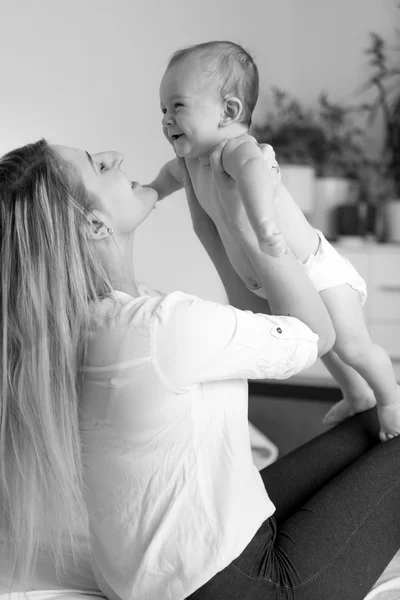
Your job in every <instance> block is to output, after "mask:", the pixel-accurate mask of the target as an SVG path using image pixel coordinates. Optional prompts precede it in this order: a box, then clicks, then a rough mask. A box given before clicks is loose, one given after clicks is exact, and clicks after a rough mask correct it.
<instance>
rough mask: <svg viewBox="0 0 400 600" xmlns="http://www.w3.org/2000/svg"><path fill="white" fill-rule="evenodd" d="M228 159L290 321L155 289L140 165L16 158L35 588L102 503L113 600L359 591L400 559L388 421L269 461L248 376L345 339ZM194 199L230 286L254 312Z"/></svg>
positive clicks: (6, 334)
mask: <svg viewBox="0 0 400 600" xmlns="http://www.w3.org/2000/svg"><path fill="white" fill-rule="evenodd" d="M218 152H219V150H216V152H215V153H214V154H213V155H212V157H211V165H212V169H213V174H214V177H215V181H216V184H217V187H218V189H219V193H220V198H221V209H222V210H224V211H225V213H226V216H227V219H228V221H229V222H230V224H231V227H232V230H233V231H234V233H235V235H237V236H238V238H239V240H240V241H241V243H242V244H243V246H244V248H245V250H246V252H247V253H248V256H249V258H250V259H251V261H252V263H253V264H254V267H255V268H256V270H257V272H258V275H259V276H260V278H261V281H262V282H263V284H264V285H266V286H267V287H268V288H269V289H273V290H274V295H273V297H271V298H270V303H271V309H272V311H273V312H274V313H275V314H281V315H291V316H290V317H287V316H286V317H285V316H275V317H270V316H267V315H265V314H262V311H263V310H264V311H265V310H266V308H267V307H266V305H265V304H263V305H259V312H258V314H253V313H252V312H249V311H242V310H239V309H236V308H233V307H232V306H222V305H217V304H215V303H212V302H206V301H202V300H199V299H197V298H195V297H193V296H189V295H186V294H182V293H180V292H174V293H172V294H168V295H167V296H162V295H159V294H157V293H155V292H151V290H148V289H147V288H145V287H144V286H142V285H141V284H140V283H138V282H137V281H136V279H135V277H134V270H133V259H132V256H133V239H134V232H135V230H136V228H137V227H138V225H140V223H141V222H143V220H144V219H145V218H146V217H147V216H148V214H149V213H150V212H151V210H152V209H153V207H154V205H155V202H156V200H157V197H156V194H155V192H154V191H153V190H152V189H151V188H143V187H141V186H139V184H136V183H132V182H131V181H130V180H129V179H128V178H127V177H126V176H125V175H124V173H123V172H122V171H121V169H120V167H121V163H122V156H121V155H119V154H117V153H114V152H108V153H103V154H98V155H95V156H93V157H91V156H90V155H89V154H88V153H86V152H84V151H80V150H75V149H71V148H65V147H60V146H53V147H50V146H49V145H48V144H47V143H46V142H45V141H44V140H42V141H40V142H38V143H36V144H31V145H29V146H25V147H24V148H21V149H18V150H15V151H13V152H11V153H9V154H8V155H6V156H5V157H3V158H2V159H1V160H0V204H1V213H0V224H1V225H0V227H1V239H2V241H1V267H0V268H1V274H2V275H1V277H2V285H1V324H2V341H3V343H2V360H1V369H2V371H1V377H2V395H1V429H0V464H1V479H0V482H1V494H2V505H3V508H4V511H3V512H4V521H5V525H6V528H7V535H8V539H9V541H10V546H11V548H12V550H13V552H14V557H15V567H16V573H17V574H18V576H19V577H21V578H22V579H24V580H25V581H27V582H28V577H29V572H30V568H31V567H32V564H33V563H34V560H35V556H36V552H37V548H38V546H39V545H40V544H41V545H43V544H44V545H46V546H47V547H48V549H49V550H50V552H51V553H52V555H53V557H54V560H55V562H56V564H58V565H59V566H61V567H62V566H63V550H65V548H66V544H68V547H71V548H72V549H74V548H75V546H74V539H75V538H74V536H75V532H76V530H77V526H78V523H79V522H80V520H81V519H84V518H85V509H87V512H88V517H89V529H90V534H91V546H92V564H93V569H94V572H95V575H96V578H97V581H98V584H99V586H100V588H101V589H102V591H103V592H104V593H105V594H106V595H107V596H108V597H109V598H124V599H125V598H128V597H132V598H140V600H150V599H151V600H159V599H160V600H161V599H163V600H164V599H171V600H182V599H183V598H186V597H190V598H193V599H196V600H198V599H200V598H207V600H210V599H212V598H221V599H222V598H229V599H235V598H238V599H239V598H240V599H241V600H242V599H243V598H246V597H248V598H252V600H258V598H260V599H261V598H262V599H263V600H265V599H269V598H270V599H272V598H274V599H275V598H287V597H293V598H299V599H306V598H307V600H311V599H312V598H318V599H319V600H322V599H323V598H329V599H330V600H334V598H343V597H346V598H348V599H349V600H355V599H361V598H363V596H364V595H365V593H366V592H367V590H368V589H369V588H370V587H371V585H372V584H373V583H374V581H375V580H376V579H377V577H378V576H379V574H380V573H381V572H382V570H383V569H384V567H385V565H386V564H387V563H388V562H389V560H390V559H391V557H392V556H393V555H394V553H395V552H396V550H397V549H398V548H399V546H400V524H399V519H398V518H397V517H398V506H399V505H400V504H399V501H400V485H399V481H400V478H399V469H400V467H399V464H400V461H399V460H398V452H399V449H398V448H397V445H398V443H399V442H398V440H397V439H396V440H393V441H390V442H387V443H386V444H384V445H382V444H379V443H378V442H379V439H378V425H377V419H376V415H375V414H374V413H373V411H368V412H366V413H363V414H362V415H357V416H356V417H354V418H352V419H350V420H348V421H347V422H345V423H344V424H341V425H340V426H338V427H337V428H335V429H334V430H332V431H330V432H328V433H327V434H325V435H324V436H322V437H321V438H319V439H317V440H313V441H312V442H310V443H309V444H308V445H306V446H305V447H303V448H301V449H299V450H297V451H296V452H295V453H294V454H292V455H289V456H288V457H286V458H284V459H282V460H280V461H277V462H276V463H275V464H273V465H271V466H270V467H268V468H267V469H265V470H264V471H262V472H261V476H260V475H259V474H258V471H257V470H256V469H255V468H254V466H253V464H252V459H251V453H250V445H249V439H248V429H247V386H246V379H247V378H250V377H251V378H257V377H258V378H265V377H288V376H290V375H291V374H292V373H295V372H297V371H299V370H300V369H302V368H304V367H306V366H308V365H309V364H311V363H312V362H313V361H314V360H315V359H316V357H317V355H321V354H323V353H324V352H326V351H327V350H328V349H329V348H330V347H331V346H332V343H333V332H332V326H331V323H330V321H329V317H328V315H327V312H326V309H325V307H324V305H323V304H322V302H321V300H320V298H319V296H318V294H317V293H316V292H315V291H314V289H313V287H312V285H311V283H310V282H309V281H308V279H307V277H306V275H305V273H304V271H303V270H302V268H301V266H300V265H299V264H298V263H297V261H296V260H295V259H294V257H293V256H292V255H291V254H290V253H289V252H285V253H284V254H282V255H281V256H280V257H279V258H270V257H267V256H265V255H263V254H262V253H261V252H260V250H259V248H258V247H257V244H256V243H255V239H254V234H253V232H252V231H251V228H250V227H249V224H248V222H247V220H246V215H245V212H244V211H243V210H241V207H240V206H232V204H231V203H230V202H229V199H230V181H229V179H227V178H226V177H225V175H224V174H223V172H222V171H221V168H220V163H219V160H218V156H219V154H218ZM187 191H188V199H189V205H190V208H191V211H192V217H193V221H194V225H195V229H196V231H197V232H198V234H199V236H200V237H201V238H202V239H203V242H204V243H205V245H206V246H207V248H208V251H209V252H210V254H211V255H213V256H217V258H216V264H217V266H218V269H219V270H220V272H221V274H222V276H223V278H224V283H225V286H226V287H227V290H228V293H229V294H230V296H231V297H232V298H235V303H236V304H237V305H241V307H242V308H250V309H254V305H250V301H249V304H247V301H248V297H249V295H251V297H252V296H253V294H251V293H250V292H248V293H247V292H246V290H244V289H243V288H244V286H243V284H241V282H240V281H239V280H238V278H237V277H236V276H235V274H234V272H233V270H232V269H231V268H230V267H229V263H228V261H227V259H226V256H225V255H224V254H223V253H222V250H221V247H220V246H219V244H220V241H219V239H218V236H217V235H216V232H215V229H213V228H212V226H211V225H210V222H209V221H207V219H206V217H205V215H204V214H202V213H201V210H200V209H199V207H198V205H197V204H196V199H195V198H194V195H193V191H192V190H191V189H190V188H188V190H187ZM271 227H272V226H271ZM274 239H279V240H280V236H279V234H277V232H275V231H274V230H273V228H272V237H271V240H274ZM288 282H290V285H289V283H288ZM296 317H297V318H296ZM298 319H301V321H303V322H301V321H300V320H298ZM313 332H315V333H316V334H318V338H317V336H316V335H315V333H313ZM265 488H267V490H268V494H267V493H266V489H265ZM274 505H275V506H276V510H275V506H274ZM349 565H350V566H349ZM27 585H29V583H27ZM343 590H345V592H343Z"/></svg>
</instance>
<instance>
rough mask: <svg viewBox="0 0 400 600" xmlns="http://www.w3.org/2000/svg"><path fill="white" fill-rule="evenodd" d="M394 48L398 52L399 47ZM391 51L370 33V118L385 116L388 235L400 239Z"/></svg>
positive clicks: (395, 74)
mask: <svg viewBox="0 0 400 600" xmlns="http://www.w3.org/2000/svg"><path fill="white" fill-rule="evenodd" d="M398 8H399V9H400V4H399V5H398ZM395 50H397V52H398V50H399V48H397V49H395ZM390 52H391V48H390V47H389V46H388V44H387V42H386V41H385V40H384V39H383V38H382V37H381V36H380V35H378V34H377V33H371V34H370V43H369V46H368V47H367V48H366V50H365V53H366V55H367V56H368V58H369V65H370V67H371V70H372V72H371V75H370V77H369V79H368V81H367V83H366V85H365V87H364V89H365V90H366V89H368V88H373V89H375V91H376V99H375V101H374V102H373V104H372V106H371V112H370V120H371V121H373V120H374V119H375V118H376V116H377V115H378V114H380V115H381V117H382V118H383V127H384V140H383V148H382V150H383V152H382V154H383V159H382V171H383V178H384V181H385V184H386V185H385V187H386V190H385V196H386V202H385V214H386V219H385V221H386V227H387V239H388V241H392V242H400V67H395V66H394V67H392V66H390V64H389V63H390V56H389V54H390ZM397 64H398V61H397Z"/></svg>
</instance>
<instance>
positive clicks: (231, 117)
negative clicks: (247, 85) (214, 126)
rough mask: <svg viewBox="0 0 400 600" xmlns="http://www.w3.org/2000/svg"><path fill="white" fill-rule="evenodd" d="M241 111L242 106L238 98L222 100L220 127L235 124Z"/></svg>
mask: <svg viewBox="0 0 400 600" xmlns="http://www.w3.org/2000/svg"><path fill="white" fill-rule="evenodd" d="M242 111H243V104H242V101H241V100H239V98H236V96H232V97H230V98H227V99H226V100H224V112H223V114H222V118H221V121H220V127H226V126H227V125H231V124H232V123H236V122H237V120H238V119H239V117H240V115H241V114H242Z"/></svg>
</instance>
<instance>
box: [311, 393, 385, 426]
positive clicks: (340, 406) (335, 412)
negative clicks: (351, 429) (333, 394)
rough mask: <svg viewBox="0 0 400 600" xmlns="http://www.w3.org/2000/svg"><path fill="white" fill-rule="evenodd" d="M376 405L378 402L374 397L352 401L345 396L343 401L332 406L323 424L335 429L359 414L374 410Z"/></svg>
mask: <svg viewBox="0 0 400 600" xmlns="http://www.w3.org/2000/svg"><path fill="white" fill-rule="evenodd" d="M375 404H376V400H375V398H374V397H373V396H370V397H367V398H357V399H354V398H352V399H350V398H347V397H346V396H345V397H344V398H343V400H339V402H336V404H334V405H333V406H332V408H331V409H330V410H329V411H328V412H327V413H326V415H325V417H324V418H323V419H322V422H323V423H324V425H328V426H329V427H333V426H334V425H337V424H338V423H340V422H341V421H344V420H345V419H348V418H349V417H352V416H353V415H355V414H357V413H359V412H363V411H364V410H368V409H369V408H372V407H373V406H375Z"/></svg>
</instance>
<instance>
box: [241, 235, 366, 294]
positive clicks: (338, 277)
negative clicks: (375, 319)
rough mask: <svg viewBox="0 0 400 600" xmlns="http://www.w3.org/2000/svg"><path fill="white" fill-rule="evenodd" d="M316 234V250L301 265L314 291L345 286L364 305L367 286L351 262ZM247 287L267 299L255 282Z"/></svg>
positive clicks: (323, 237) (322, 236) (321, 236)
mask: <svg viewBox="0 0 400 600" xmlns="http://www.w3.org/2000/svg"><path fill="white" fill-rule="evenodd" d="M317 233H318V236H319V239H320V243H319V246H318V250H317V252H316V253H315V254H311V256H310V257H309V258H308V259H307V261H306V262H305V263H304V265H303V266H304V268H305V270H306V272H307V275H308V276H309V278H310V279H311V281H312V283H313V284H314V287H315V289H316V290H317V292H322V290H327V289H329V288H333V287H336V286H338V285H343V284H347V285H349V286H350V287H351V288H353V290H355V291H356V292H357V293H358V295H359V296H360V300H361V304H364V303H365V301H366V299H367V284H366V283H365V281H364V279H363V278H362V277H361V275H360V274H359V273H358V272H357V271H356V269H355V268H354V267H353V265H352V264H351V262H350V261H349V260H348V259H347V258H345V257H344V256H342V255H341V254H339V252H337V250H335V248H334V247H333V246H332V244H330V243H329V242H328V240H327V239H326V238H325V236H324V234H323V233H322V232H321V231H318V230H317ZM247 287H248V289H249V290H250V291H252V292H254V293H255V294H257V296H260V298H265V299H267V296H266V294H265V292H264V289H263V288H262V287H261V286H260V285H259V284H257V282H254V286H249V285H248V286H247Z"/></svg>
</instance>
